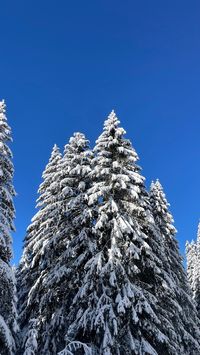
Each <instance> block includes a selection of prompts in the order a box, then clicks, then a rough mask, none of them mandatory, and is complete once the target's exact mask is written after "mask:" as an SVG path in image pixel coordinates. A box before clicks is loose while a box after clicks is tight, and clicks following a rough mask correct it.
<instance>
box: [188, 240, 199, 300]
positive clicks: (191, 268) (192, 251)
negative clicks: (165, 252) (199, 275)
mask: <svg viewBox="0 0 200 355" xmlns="http://www.w3.org/2000/svg"><path fill="white" fill-rule="evenodd" d="M186 260H187V277H188V282H189V285H190V287H191V290H192V293H193V296H194V290H195V282H194V281H195V271H196V270H197V244H196V242H195V241H194V240H192V241H191V243H189V242H188V241H187V242H186Z"/></svg>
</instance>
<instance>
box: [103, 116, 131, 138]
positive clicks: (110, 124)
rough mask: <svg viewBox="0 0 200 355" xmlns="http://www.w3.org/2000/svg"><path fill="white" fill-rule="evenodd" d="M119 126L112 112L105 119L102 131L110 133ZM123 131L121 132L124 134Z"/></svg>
mask: <svg viewBox="0 0 200 355" xmlns="http://www.w3.org/2000/svg"><path fill="white" fill-rule="evenodd" d="M119 124H120V121H119V119H118V117H117V115H116V114H115V112H114V110H112V111H111V113H110V114H109V115H108V117H107V119H106V120H105V122H104V130H106V131H109V132H110V133H112V132H113V131H114V130H115V129H116V128H117V127H118V126H119ZM121 129H122V128H121ZM125 133H126V132H125V130H123V134H125Z"/></svg>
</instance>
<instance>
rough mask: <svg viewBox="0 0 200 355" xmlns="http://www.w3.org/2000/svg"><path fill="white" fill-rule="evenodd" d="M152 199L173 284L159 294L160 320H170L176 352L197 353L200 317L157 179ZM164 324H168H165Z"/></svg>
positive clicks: (164, 262) (165, 201) (164, 198)
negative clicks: (199, 316) (199, 317)
mask: <svg viewBox="0 0 200 355" xmlns="http://www.w3.org/2000/svg"><path fill="white" fill-rule="evenodd" d="M150 203H151V206H152V211H153V216H154V219H155V223H156V225H157V226H158V228H159V230H160V233H161V236H162V238H163V240H164V247H165V259H163V269H164V271H165V278H166V281H167V282H168V283H169V285H170V288H166V289H164V292H163V293H162V294H160V297H159V306H160V317H161V322H162V321H163V319H162V317H163V315H164V316H165V318H167V319H168V321H169V323H171V325H172V327H171V329H170V328H169V332H168V336H169V337H171V340H172V342H173V341H174V343H176V344H177V345H178V348H177V350H176V351H177V353H180V354H197V353H199V352H200V331H199V327H200V321H199V319H198V317H197V312H196V309H195V306H194V302H193V300H192V297H191V292H190V289H189V285H188V281H187V277H186V272H185V270H184V267H183V263H182V257H181V255H180V252H179V247H178V242H177V240H176V229H175V227H174V225H173V218H172V215H171V213H170V212H169V210H168V206H169V204H168V202H167V200H166V197H165V194H164V192H163V188H162V186H161V184H160V182H159V181H158V180H157V181H156V182H155V183H154V182H152V184H151V188H150ZM164 326H165V327H166V324H164Z"/></svg>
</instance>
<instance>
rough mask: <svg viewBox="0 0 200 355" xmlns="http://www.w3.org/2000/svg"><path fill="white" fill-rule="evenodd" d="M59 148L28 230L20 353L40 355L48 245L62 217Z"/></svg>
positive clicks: (20, 282)
mask: <svg viewBox="0 0 200 355" xmlns="http://www.w3.org/2000/svg"><path fill="white" fill-rule="evenodd" d="M61 158H62V156H61V154H60V151H59V148H58V147H57V146H56V145H54V147H53V150H52V153H51V157H50V160H49V163H48V164H47V166H46V168H45V170H44V172H43V175H42V177H43V182H42V183H41V185H40V187H39V190H38V193H39V194H40V196H39V198H38V200H37V206H36V207H39V208H40V209H39V211H38V212H37V213H36V215H35V216H34V217H33V219H32V223H31V225H30V226H29V227H28V229H27V234H26V237H25V241H24V251H23V256H22V258H21V261H20V265H19V268H18V272H17V288H18V309H19V323H20V328H21V337H20V338H21V343H20V346H19V354H25V355H29V354H31V355H32V354H38V352H37V348H38V346H39V345H38V341H37V334H38V330H39V329H41V326H42V325H41V318H40V313H39V307H40V299H41V295H42V294H43V284H42V282H43V275H44V274H45V272H46V269H47V268H48V267H49V259H48V256H47V255H46V253H45V246H46V244H47V243H48V241H49V239H50V238H51V237H52V235H54V233H55V232H56V231H57V223H58V219H59V217H60V216H59V214H58V210H57V204H58V195H59V192H60V184H59V181H58V179H57V175H58V171H59V166H60V162H61Z"/></svg>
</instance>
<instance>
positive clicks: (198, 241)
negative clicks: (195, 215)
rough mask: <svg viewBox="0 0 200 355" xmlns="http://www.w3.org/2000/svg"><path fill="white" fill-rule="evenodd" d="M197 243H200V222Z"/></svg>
mask: <svg viewBox="0 0 200 355" xmlns="http://www.w3.org/2000/svg"><path fill="white" fill-rule="evenodd" d="M197 243H200V222H199V224H198V230H197Z"/></svg>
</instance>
